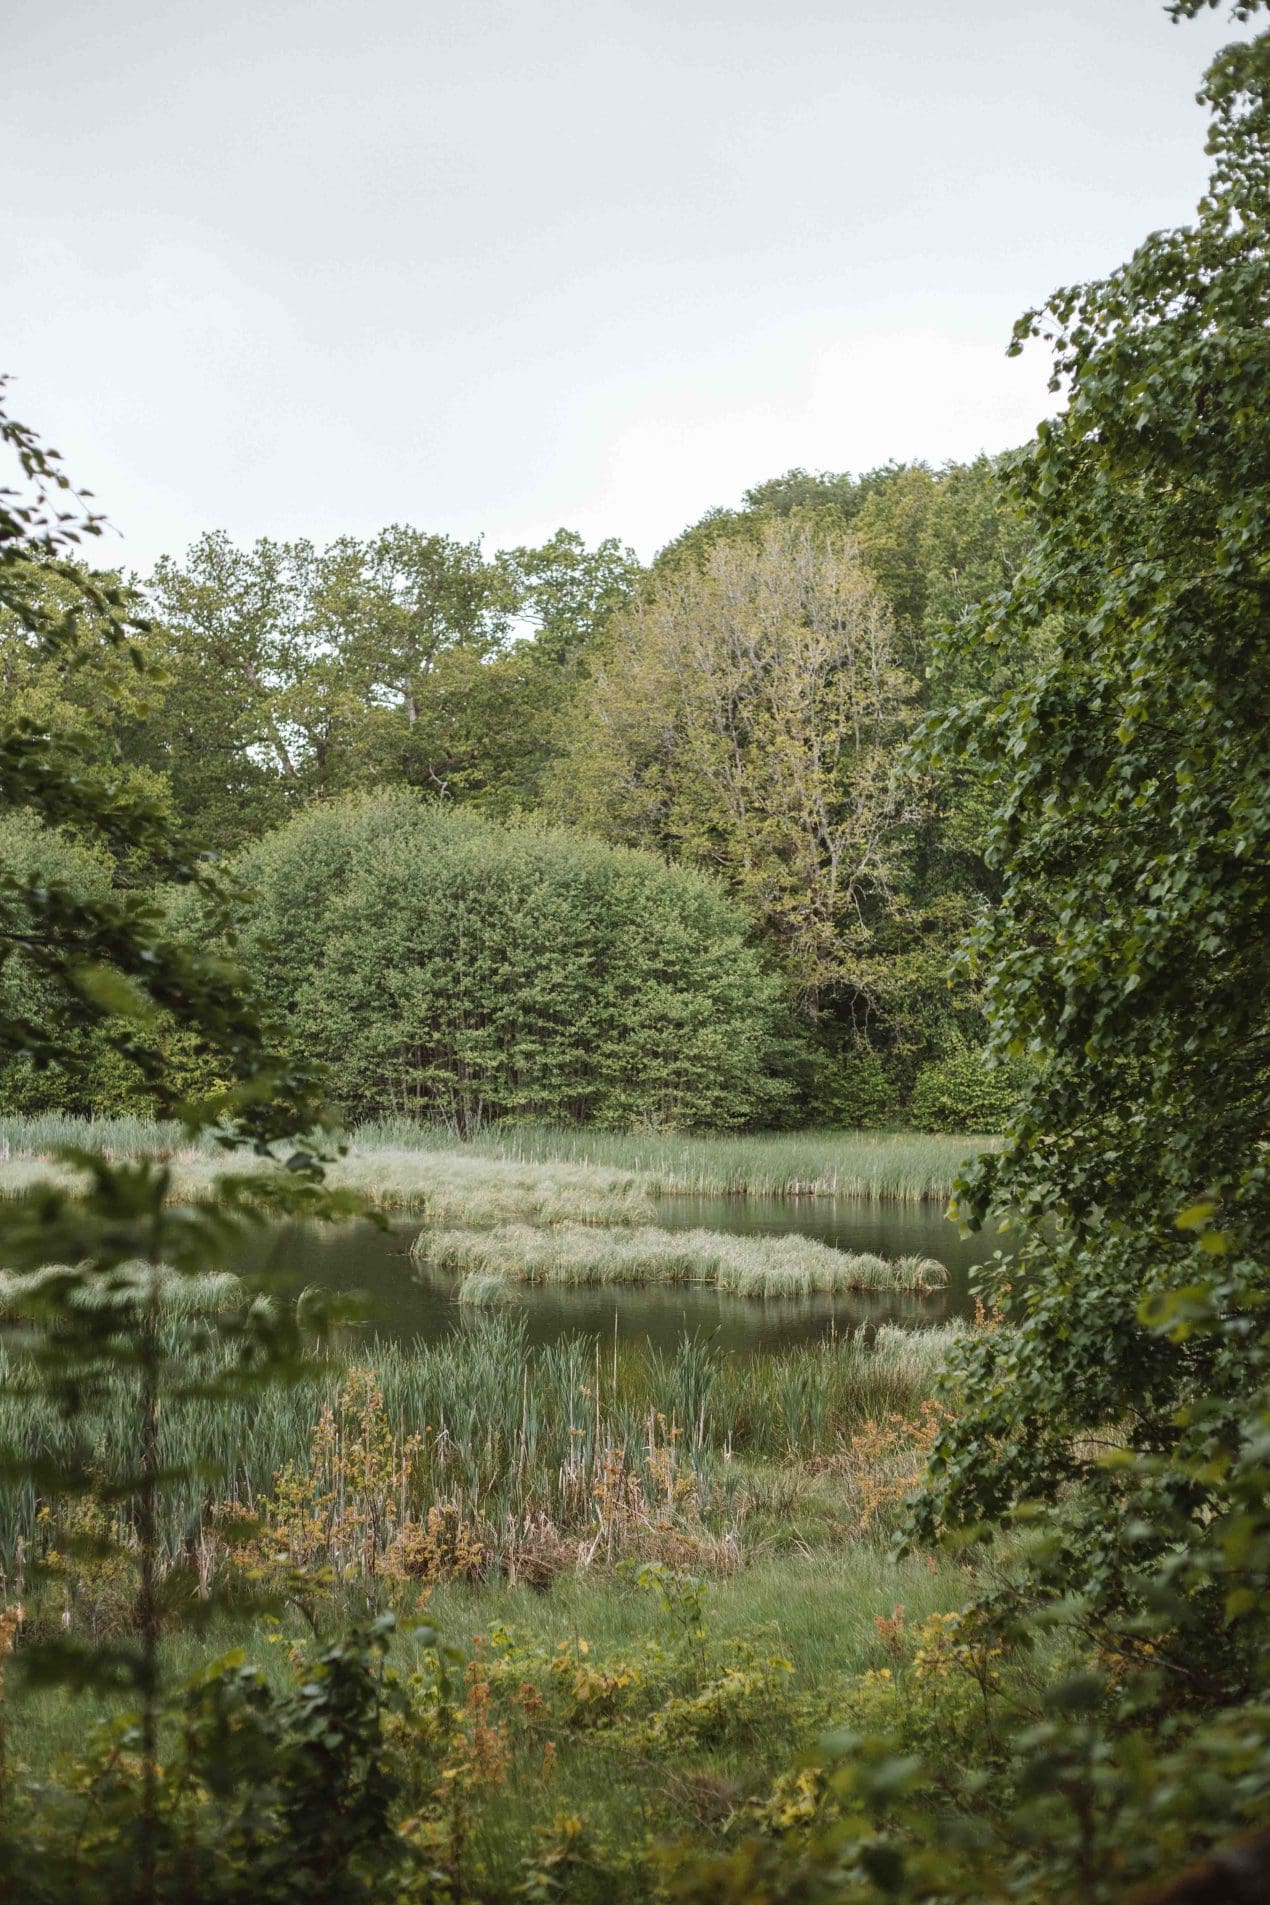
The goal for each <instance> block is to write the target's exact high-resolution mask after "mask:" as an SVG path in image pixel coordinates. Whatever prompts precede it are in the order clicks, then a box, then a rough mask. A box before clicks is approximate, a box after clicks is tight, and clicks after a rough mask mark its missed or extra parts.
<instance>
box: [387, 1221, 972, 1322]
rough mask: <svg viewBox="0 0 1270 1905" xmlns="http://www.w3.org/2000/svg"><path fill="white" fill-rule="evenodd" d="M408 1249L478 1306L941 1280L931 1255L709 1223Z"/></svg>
mask: <svg viewBox="0 0 1270 1905" xmlns="http://www.w3.org/2000/svg"><path fill="white" fill-rule="evenodd" d="M414 1254H415V1255H416V1256H418V1257H421V1258H422V1259H424V1260H425V1261H426V1262H427V1263H428V1264H430V1265H431V1267H432V1268H433V1269H436V1270H441V1271H445V1272H449V1273H451V1274H458V1275H460V1276H461V1277H462V1278H463V1283H462V1285H461V1287H460V1290H459V1298H460V1301H462V1302H466V1303H471V1304H474V1303H487V1302H489V1301H491V1300H494V1299H496V1298H497V1297H498V1296H499V1295H501V1294H502V1291H501V1290H500V1285H501V1286H506V1285H507V1284H509V1283H510V1284H517V1283H520V1284H543V1283H567V1284H610V1283H704V1284H711V1285H713V1286H714V1287H715V1288H717V1289H720V1290H726V1291H728V1292H729V1293H730V1294H732V1295H734V1296H752V1297H789V1296H812V1295H820V1294H827V1293H832V1292H836V1291H847V1290H919V1291H921V1290H935V1289H940V1288H942V1286H943V1285H944V1284H945V1283H947V1281H948V1272H947V1270H946V1269H945V1268H944V1266H943V1264H942V1263H937V1262H936V1261H935V1260H934V1258H932V1257H896V1258H886V1257H878V1256H875V1255H873V1254H872V1253H871V1252H868V1251H849V1250H835V1249H834V1248H833V1247H832V1246H831V1245H829V1244H824V1243H821V1242H820V1241H819V1239H817V1238H814V1237H803V1236H799V1235H797V1234H796V1233H795V1234H792V1235H788V1236H762V1235H760V1236H734V1235H730V1234H728V1233H726V1232H722V1231H713V1230H673V1231H672V1230H661V1229H659V1228H658V1227H657V1226H656V1225H652V1224H646V1225H642V1226H639V1227H638V1228H634V1229H626V1230H621V1229H613V1228H600V1227H598V1226H591V1227H588V1226H586V1225H582V1224H558V1225H555V1226H554V1227H552V1228H550V1229H546V1230H536V1229H534V1228H533V1227H532V1226H530V1225H528V1224H504V1225H500V1226H498V1227H497V1228H495V1229H492V1230H486V1231H481V1230H446V1231H435V1230H430V1229H429V1230H424V1231H423V1232H421V1234H420V1235H419V1237H418V1238H417V1239H416V1241H415V1245H414Z"/></svg>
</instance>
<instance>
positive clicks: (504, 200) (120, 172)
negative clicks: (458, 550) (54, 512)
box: [0, 0, 1247, 570]
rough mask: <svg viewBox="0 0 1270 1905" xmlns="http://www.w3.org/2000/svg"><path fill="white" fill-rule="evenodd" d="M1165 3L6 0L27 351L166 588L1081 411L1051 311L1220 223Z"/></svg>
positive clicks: (3, 223)
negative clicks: (226, 545) (1055, 361)
mask: <svg viewBox="0 0 1270 1905" xmlns="http://www.w3.org/2000/svg"><path fill="white" fill-rule="evenodd" d="M1226 12H1227V9H1226V8H1225V7H1223V9H1222V11H1221V13H1220V14H1214V15H1206V16H1205V17H1204V19H1203V20H1202V21H1197V22H1195V23H1193V24H1190V25H1182V26H1176V27H1175V26H1171V25H1170V24H1169V22H1168V20H1167V19H1166V17H1165V15H1164V11H1163V6H1162V4H1160V0H907V4H899V3H898V0H896V3H894V4H892V3H890V0H784V4H781V5H774V4H771V0H763V3H761V4H760V0H625V3H622V0H463V4H459V3H458V0H356V4H354V0H216V3H215V4H213V5H208V4H206V0H198V3H197V4H195V0H114V4H111V5H109V6H105V5H102V4H101V0H62V3H61V4H60V5H58V6H57V7H54V8H41V7H37V6H35V5H31V4H20V3H19V0H0V15H3V26H2V37H3V53H2V54H0V126H2V127H3V137H4V147H5V167H4V170H5V180H6V186H5V193H4V206H3V210H0V294H2V297H3V303H2V306H0V308H2V309H3V312H4V317H3V323H2V325H0V338H2V340H3V341H2V342H0V368H6V369H9V370H10V371H12V372H13V373H14V374H15V376H16V378H17V379H18V381H17V383H16V387H15V389H14V391H13V392H12V402H13V407H14V409H15V411H16V413H17V414H18V415H19V416H21V417H22V418H23V420H24V421H26V422H29V423H30V424H32V425H33V426H34V427H35V428H36V429H38V430H39V431H40V433H41V434H42V435H43V436H44V437H45V438H46V440H48V441H49V442H51V443H53V444H54V445H55V446H56V447H57V448H58V449H60V450H61V451H62V452H63V453H64V455H65V457H66V459H67V463H68V467H69V468H70V470H71V472H72V474H73V475H75V476H76V478H77V480H79V481H80V482H82V483H85V484H87V485H88V486H90V487H91V488H92V489H93V490H94V491H95V492H96V495H97V499H98V502H99V503H100V505H101V506H102V507H104V508H105V509H106V510H107V512H108V514H109V515H110V517H111V519H112V521H113V522H114V523H115V524H116V525H117V526H118V528H119V529H120V530H121V531H122V532H123V537H122V540H117V541H113V542H111V543H109V544H107V545H104V546H103V545H99V549H100V559H103V560H110V561H112V562H118V563H120V564H122V565H124V566H130V567H135V568H137V569H140V570H144V569H146V568H148V567H149V565H150V563H151V562H152V561H153V559H154V558H155V557H156V556H157V555H159V554H160V553H163V552H165V551H171V552H179V551H181V550H182V549H183V548H184V547H185V546H186V544H187V543H188V542H189V541H190V540H191V539H192V538H193V537H194V536H195V535H197V534H198V533H199V532H201V531H202V530H204V529H209V528H225V529H228V530H229V531H230V533H231V534H232V535H234V536H235V537H237V538H239V539H243V540H250V539H252V538H254V537H256V536H258V535H275V536H297V535H308V536H311V537H312V538H314V539H315V540H317V541H324V540H327V539H329V538H331V537H333V536H335V535H338V534H341V533H344V532H349V533H353V534H369V533H370V532H372V531H373V530H375V529H377V528H379V527H380V526H381V525H383V524H384V523H388V522H393V521H400V522H410V523H414V524H416V525H418V526H419V527H421V528H424V529H428V530H445V531H448V532H450V533H452V534H458V535H463V536H472V535H476V534H480V533H483V534H484V535H485V537H486V541H487V546H488V547H489V548H490V549H493V548H496V547H503V546H507V545H509V544H512V543H518V542H526V541H536V540H541V539H543V538H544V537H546V536H547V535H549V534H550V533H551V532H552V531H553V530H554V529H555V528H557V527H558V526H559V525H561V524H566V525H568V526H569V527H571V528H576V529H579V530H581V531H582V532H583V533H584V534H585V535H586V536H587V537H588V538H589V539H591V540H594V539H596V538H598V537H600V536H604V535H617V536H620V537H622V538H624V539H625V540H627V541H629V542H632V543H634V544H635V546H636V548H637V549H638V550H639V552H640V554H641V555H643V556H645V557H647V556H650V555H651V554H652V553H653V551H654V550H655V549H656V548H657V547H659V546H660V545H661V544H662V543H664V542H665V541H667V540H668V539H669V538H670V537H671V536H673V535H674V534H675V533H676V532H677V531H678V530H679V529H680V528H682V527H683V526H684V525H685V524H686V523H687V522H689V521H692V520H694V519H695V518H696V517H697V516H699V515H700V514H701V513H702V511H703V510H705V509H707V508H709V507H710V506H711V505H712V504H727V503H733V502H736V501H738V500H739V498H740V494H741V492H742V490H744V489H745V488H746V487H748V486H749V485H750V484H752V483H755V482H759V481H762V480H763V479H764V478H766V477H769V476H774V475H776V474H778V473H780V472H781V471H783V470H785V469H787V468H789V467H790V466H791V465H794V464H802V465H804V466H806V467H808V468H812V469H833V470H843V469H851V470H861V469H866V468H868V467H870V466H872V465H874V464H877V463H879V462H883V461H885V460H886V459H888V458H891V457H895V458H900V459H907V458H912V457H924V458H926V459H928V460H929V461H931V462H933V463H939V462H942V461H944V460H945V459H948V458H963V457H968V456H972V455H974V454H975V453H976V452H977V451H979V450H989V451H994V450H999V449H1003V448H1006V447H1007V446H1009V445H1011V444H1014V443H1017V442H1020V441H1023V440H1024V439H1026V438H1027V437H1028V436H1029V435H1030V434H1031V432H1032V430H1033V428H1034V427H1035V424H1036V422H1037V420H1038V419H1039V418H1040V417H1041V416H1043V415H1044V414H1045V413H1046V411H1047V409H1048V408H1049V407H1050V403H1051V400H1050V399H1049V398H1048V397H1047V394H1046V392H1045V377H1046V367H1045V365H1044V362H1043V360H1042V358H1041V356H1040V355H1039V353H1033V354H1032V355H1030V356H1029V357H1026V358H1024V359H1022V360H1018V359H1015V360H1008V359H1007V358H1006V357H1005V354H1004V353H1005V347H1006V344H1007V343H1008V341H1009V333H1010V327H1011V324H1012V322H1013V320H1014V318H1015V316H1016V315H1017V314H1018V313H1019V312H1020V311H1021V310H1022V309H1023V308H1025V307H1026V306H1028V305H1029V304H1033V303H1036V302H1038V301H1040V300H1041V299H1043V298H1044V296H1045V295H1046V293H1047V292H1048V291H1050V290H1051V289H1052V288H1053V287H1055V286H1056V285H1058V284H1061V283H1066V282H1071V281H1072V280H1074V279H1078V278H1081V277H1087V276H1090V275H1094V274H1100V273H1102V272H1104V271H1106V270H1107V269H1109V268H1110V267H1112V266H1114V265H1115V264H1117V263H1119V262H1120V261H1121V260H1122V259H1123V258H1125V257H1126V256H1127V255H1128V254H1129V252H1130V251H1131V250H1132V248H1133V246H1134V244H1135V243H1136V242H1137V241H1138V240H1139V239H1140V238H1141V237H1142V236H1143V235H1145V233H1146V232H1147V231H1149V230H1151V229H1153V228H1155V227H1158V226H1162V225H1172V224H1177V223H1181V222H1184V221H1185V220H1186V219H1187V218H1188V217H1189V216H1190V215H1191V212H1192V210H1193V207H1194V203H1195V200H1196V198H1197V196H1198V194H1199V192H1200V190H1201V188H1202V185H1203V182H1204V178H1205V175H1206V161H1205V158H1204V154H1203V137H1204V115H1203V113H1202V111H1201V109H1200V108H1199V107H1197V106H1196V105H1195V104H1194V93H1195V90H1196V87H1197V85H1198V83H1199V78H1200V75H1201V72H1202V69H1203V67H1204V65H1205V64H1206V63H1207V60H1208V59H1209V58H1210V57H1211V55H1212V53H1213V51H1214V50H1215V49H1216V47H1217V46H1218V45H1220V44H1221V43H1222V42H1223V41H1224V40H1226V39H1228V38H1230V37H1232V36H1233V35H1234V34H1235V33H1236V31H1247V29H1242V30H1240V29H1236V28H1234V27H1233V26H1231V25H1230V24H1229V23H1228V21H1227V18H1226Z"/></svg>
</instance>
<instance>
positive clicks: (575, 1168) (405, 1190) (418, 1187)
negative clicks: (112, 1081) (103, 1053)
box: [0, 1120, 655, 1224]
mask: <svg viewBox="0 0 1270 1905" xmlns="http://www.w3.org/2000/svg"><path fill="white" fill-rule="evenodd" d="M39 1123H40V1127H41V1128H40V1129H39V1130H38V1131H37V1132H32V1133H23V1134H21V1142H22V1146H23V1148H22V1149H18V1150H15V1148H14V1142H13V1139H12V1138H10V1139H9V1141H8V1142H9V1155H8V1156H7V1157H6V1156H5V1155H4V1145H3V1144H0V1196H9V1197H16V1196H20V1195H21V1193H22V1192H23V1191H25V1190H28V1189H29V1188H30V1187H31V1186H32V1185H33V1184H35V1183H37V1182H39V1181H41V1180H46V1179H48V1178H50V1177H51V1178H53V1179H54V1180H56V1181H58V1182H63V1183H65V1182H69V1181H70V1173H69V1172H68V1170H67V1169H66V1167H65V1166H63V1165H61V1164H59V1163H58V1162H57V1161H56V1160H53V1159H50V1157H49V1155H48V1153H49V1151H50V1149H53V1148H55V1147H56V1146H57V1145H62V1144H72V1143H76V1144H81V1145H86V1146H93V1147H100V1148H103V1149H106V1150H108V1151H111V1152H112V1154H114V1155H119V1156H124V1155H129V1156H132V1155H139V1154H140V1153H141V1152H142V1151H146V1150H149V1151H152V1152H155V1153H156V1154H157V1155H161V1156H166V1157H167V1159H168V1161H169V1162H170V1164H171V1168H172V1180H173V1187H174V1190H175V1192H176V1195H177V1196H196V1195H198V1194H199V1193H201V1192H206V1191H207V1190H209V1189H210V1188H211V1185H212V1183H213V1181H214V1180H215V1178H216V1177H217V1175H218V1174H220V1173H222V1172H224V1171H234V1172H246V1171H254V1170H263V1169H265V1168H267V1167H266V1166H265V1165H264V1164H263V1163H261V1162H260V1161H258V1160H256V1159H254V1158H252V1157H250V1156H246V1155H244V1156H243V1157H241V1158H239V1157H234V1156H227V1155H226V1154H225V1153H224V1152H223V1151H220V1150H213V1149H210V1148H209V1149H198V1148H195V1147H193V1146H185V1147H184V1148H178V1149H175V1150H170V1149H169V1147H168V1146H166V1145H163V1144H160V1143H159V1142H158V1139H159V1138H160V1137H161V1136H162V1135H163V1134H162V1130H161V1128H160V1127H157V1126H154V1127H149V1128H147V1127H145V1126H143V1125H141V1124H140V1123H139V1122H138V1121H135V1120H132V1121H130V1120H118V1121H116V1122H114V1123H110V1124H107V1125H105V1126H104V1127H103V1128H102V1129H101V1130H100V1131H99V1130H98V1129H97V1128H96V1127H94V1128H93V1129H91V1130H90V1129H88V1128H87V1127H85V1128H84V1129H82V1130H80V1131H79V1132H78V1133H75V1132H72V1131H67V1130H65V1129H64V1128H63V1127H64V1126H65V1125H66V1124H68V1123H69V1121H67V1120H60V1121H54V1120H41V1121H39ZM108 1138H115V1139H117V1140H118V1141H119V1144H118V1148H117V1149H116V1148H115V1147H114V1146H112V1145H110V1144H108V1143H107V1142H106V1140H107V1139H108ZM142 1138H148V1139H150V1140H152V1142H149V1143H142V1142H141V1141H140V1140H141V1139H142ZM41 1139H47V1142H46V1143H44V1145H43V1149H42V1150H37V1149H35V1148H34V1147H35V1145H36V1144H37V1143H39V1142H40V1140H41ZM134 1140H135V1142H134ZM327 1179H328V1182H329V1183H330V1184H332V1185H333V1186H335V1187H343V1188H347V1189H350V1190H355V1191H357V1192H358V1193H359V1195H360V1196H362V1197H364V1198H365V1199H366V1202H367V1203H368V1204H370V1205H372V1206H373V1207H374V1208H376V1209H378V1210H417V1211H420V1212H426V1214H427V1216H428V1217H429V1219H430V1220H432V1221H434V1222H439V1223H448V1224H501V1223H508V1222H511V1221H513V1220H520V1221H522V1222H524V1223H534V1224H557V1223H563V1222H565V1221H568V1222H571V1223H575V1224H642V1223H647V1222H649V1221H650V1220H651V1219H652V1217H653V1216H654V1214H655V1209H654V1205H653V1202H652V1199H651V1197H650V1196H649V1194H648V1191H647V1188H646V1186H645V1185H644V1183H643V1181H642V1180H641V1178H640V1177H639V1175H638V1173H636V1172H633V1171H629V1170H625V1169H622V1168H619V1167H615V1166H608V1165H592V1164H580V1163H574V1162H563V1163H550V1162H539V1161H537V1160H528V1161H521V1160H517V1159H504V1158H492V1157H483V1156H480V1155H478V1154H477V1153H474V1152H468V1151H453V1150H450V1151H440V1150H437V1151H433V1150H419V1149H417V1148H416V1149H413V1150H410V1149H404V1148H401V1147H394V1146H390V1145H387V1144H383V1145H367V1146H365V1147H362V1146H358V1147H356V1148H354V1149H353V1150H351V1151H350V1152H349V1154H348V1156H347V1157H344V1158H341V1159H339V1160H338V1161H337V1162H335V1163H333V1164H331V1165H330V1166H329V1167H328V1170H327Z"/></svg>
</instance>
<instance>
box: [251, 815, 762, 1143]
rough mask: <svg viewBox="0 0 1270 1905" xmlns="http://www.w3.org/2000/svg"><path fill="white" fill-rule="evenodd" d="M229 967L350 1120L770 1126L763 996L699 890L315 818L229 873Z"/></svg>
mask: <svg viewBox="0 0 1270 1905" xmlns="http://www.w3.org/2000/svg"><path fill="white" fill-rule="evenodd" d="M238 872H239V873H240V875H241V876H242V877H243V878H244V879H245V880H246V881H247V882H248V883H249V884H250V886H251V887H252V888H254V890H255V893H256V901H255V912H254V917H253V921H252V924H251V927H250V928H249V931H248V934H247V936H246V938H245V940H244V943H243V947H242V952H243V956H244V957H245V958H246V960H247V962H248V964H249V965H250V966H251V967H252V968H253V970H254V971H255V972H256V974H257V976H258V977H259V980H260V982H261V985H262V987H263V989H264V992H265V995H266V997H267V998H268V1000H269V1002H270V1003H271V1005H272V1006H273V1007H274V1008H275V1009H276V1011H277V1013H278V1015H279V1017H280V1019H281V1020H282V1021H283V1023H284V1024H285V1026H286V1028H287V1032H288V1036H289V1037H290V1038H291V1039H292V1041H293V1043H294V1046H295V1048H296V1049H297V1050H298V1051H301V1052H303V1053H304V1054H305V1055H307V1056H310V1057H314V1058H320V1059H322V1060H324V1061H325V1062H326V1064H327V1065H328V1066H329V1067H330V1072H331V1078H332V1084H333V1087H334V1090H335V1091H336V1093H337V1094H338V1095H339V1097H340V1098H341V1099H342V1101H343V1103H344V1106H345V1108H346V1110H347V1111H348V1112H349V1113H350V1114H352V1115H354V1116H357V1117H375V1116H380V1115H384V1114H392V1113H401V1112H405V1113H408V1114H411V1115H416V1116H419V1117H431V1118H436V1117H441V1118H443V1119H448V1120H451V1121H452V1122H453V1123H454V1124H455V1126H456V1127H457V1128H458V1129H459V1130H460V1131H469V1130H472V1129H474V1128H476V1127H478V1126H479V1125H481V1124H482V1123H484V1122H486V1121H488V1120H491V1119H515V1118H522V1119H531V1118H533V1119H552V1120H557V1121H561V1122H566V1123H592V1122H593V1123H597V1124H601V1125H608V1126H613V1127H622V1126H630V1125H636V1124H648V1125H652V1126H659V1127H691V1126H711V1127H734V1126H739V1125H747V1124H755V1123H766V1122H771V1121H772V1120H773V1119H774V1118H776V1117H778V1116H779V1115H780V1113H781V1111H782V1109H783V1107H784V1106H785V1105H786V1103H788V1101H789V1100H790V1098H791V1096H792V1091H793V1088H792V1085H791V1084H790V1083H789V1082H788V1078H787V1075H786V1074H787V1071H788V1067H789V1062H790V1059H791V1057H792V1053H791V1052H790V1051H789V1050H788V1049H787V1034H786V1031H785V1025H784V1008H783V997H782V991H781V987H780V983H779V980H778V979H777V978H776V976H775V975H774V974H773V973H771V972H770V971H769V970H768V969H767V967H766V966H765V964H764V960H763V956H762V954H761V953H760V951H759V950H758V948H757V947H756V945H755V944H754V942H753V940H752V938H751V936H750V933H749V929H748V927H747V925H746V923H745V921H744V919H743V917H742V915H741V914H740V912H739V911H738V910H737V909H736V908H735V907H734V906H733V905H732V903H731V902H730V901H729V900H728V899H727V898H726V897H725V896H724V894H723V893H722V892H721V891H720V889H719V888H718V887H716V886H715V885H714V883H713V882H712V881H710V880H709V879H707V878H705V877H704V876H702V875H699V874H695V873H689V872H685V871H682V870H679V869H675V868H670V867H667V866H665V865H664V864H663V863H662V862H661V861H659V860H658V859H656V858H655V857H654V856H653V855H651V854H647V853H640V852H635V851H633V850H630V849H626V848H613V847H607V846H601V845H600V844H599V843H597V842H595V841H591V840H587V839H585V838H581V837H579V836H577V835H571V834H566V833H556V832H548V831H541V830H537V829H531V828H522V829H514V828H503V827H499V826H497V825H495V824H494V823H492V822H490V821H488V820H485V819H482V818H480V817H479V816H477V815H474V814H472V813H470V812H457V811H454V810H452V809H446V808H441V807H438V806H436V805H430V804H428V803H426V802H424V801H422V800H420V799H418V798H416V797H415V796H413V795H411V794H408V793H405V792H400V793H388V794H379V795H376V796H374V797H371V798H367V799H360V800H351V801H344V802H339V803H334V804H331V805H328V806H323V807H320V808H315V809H313V810H312V811H310V812H309V813H306V814H304V815H302V816H300V817H299V818H297V819H296V820H294V821H292V822H291V823H289V824H288V825H287V826H285V827H283V828H281V829H280V830H279V831H278V832H277V833H275V834H272V835H270V836H268V837H267V838H266V839H264V840H262V841H260V842H259V843H257V845H255V846H254V847H252V848H251V849H250V850H249V851H248V852H247V853H246V854H245V855H244V856H243V857H242V859H241V860H240V862H239V864H238Z"/></svg>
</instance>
